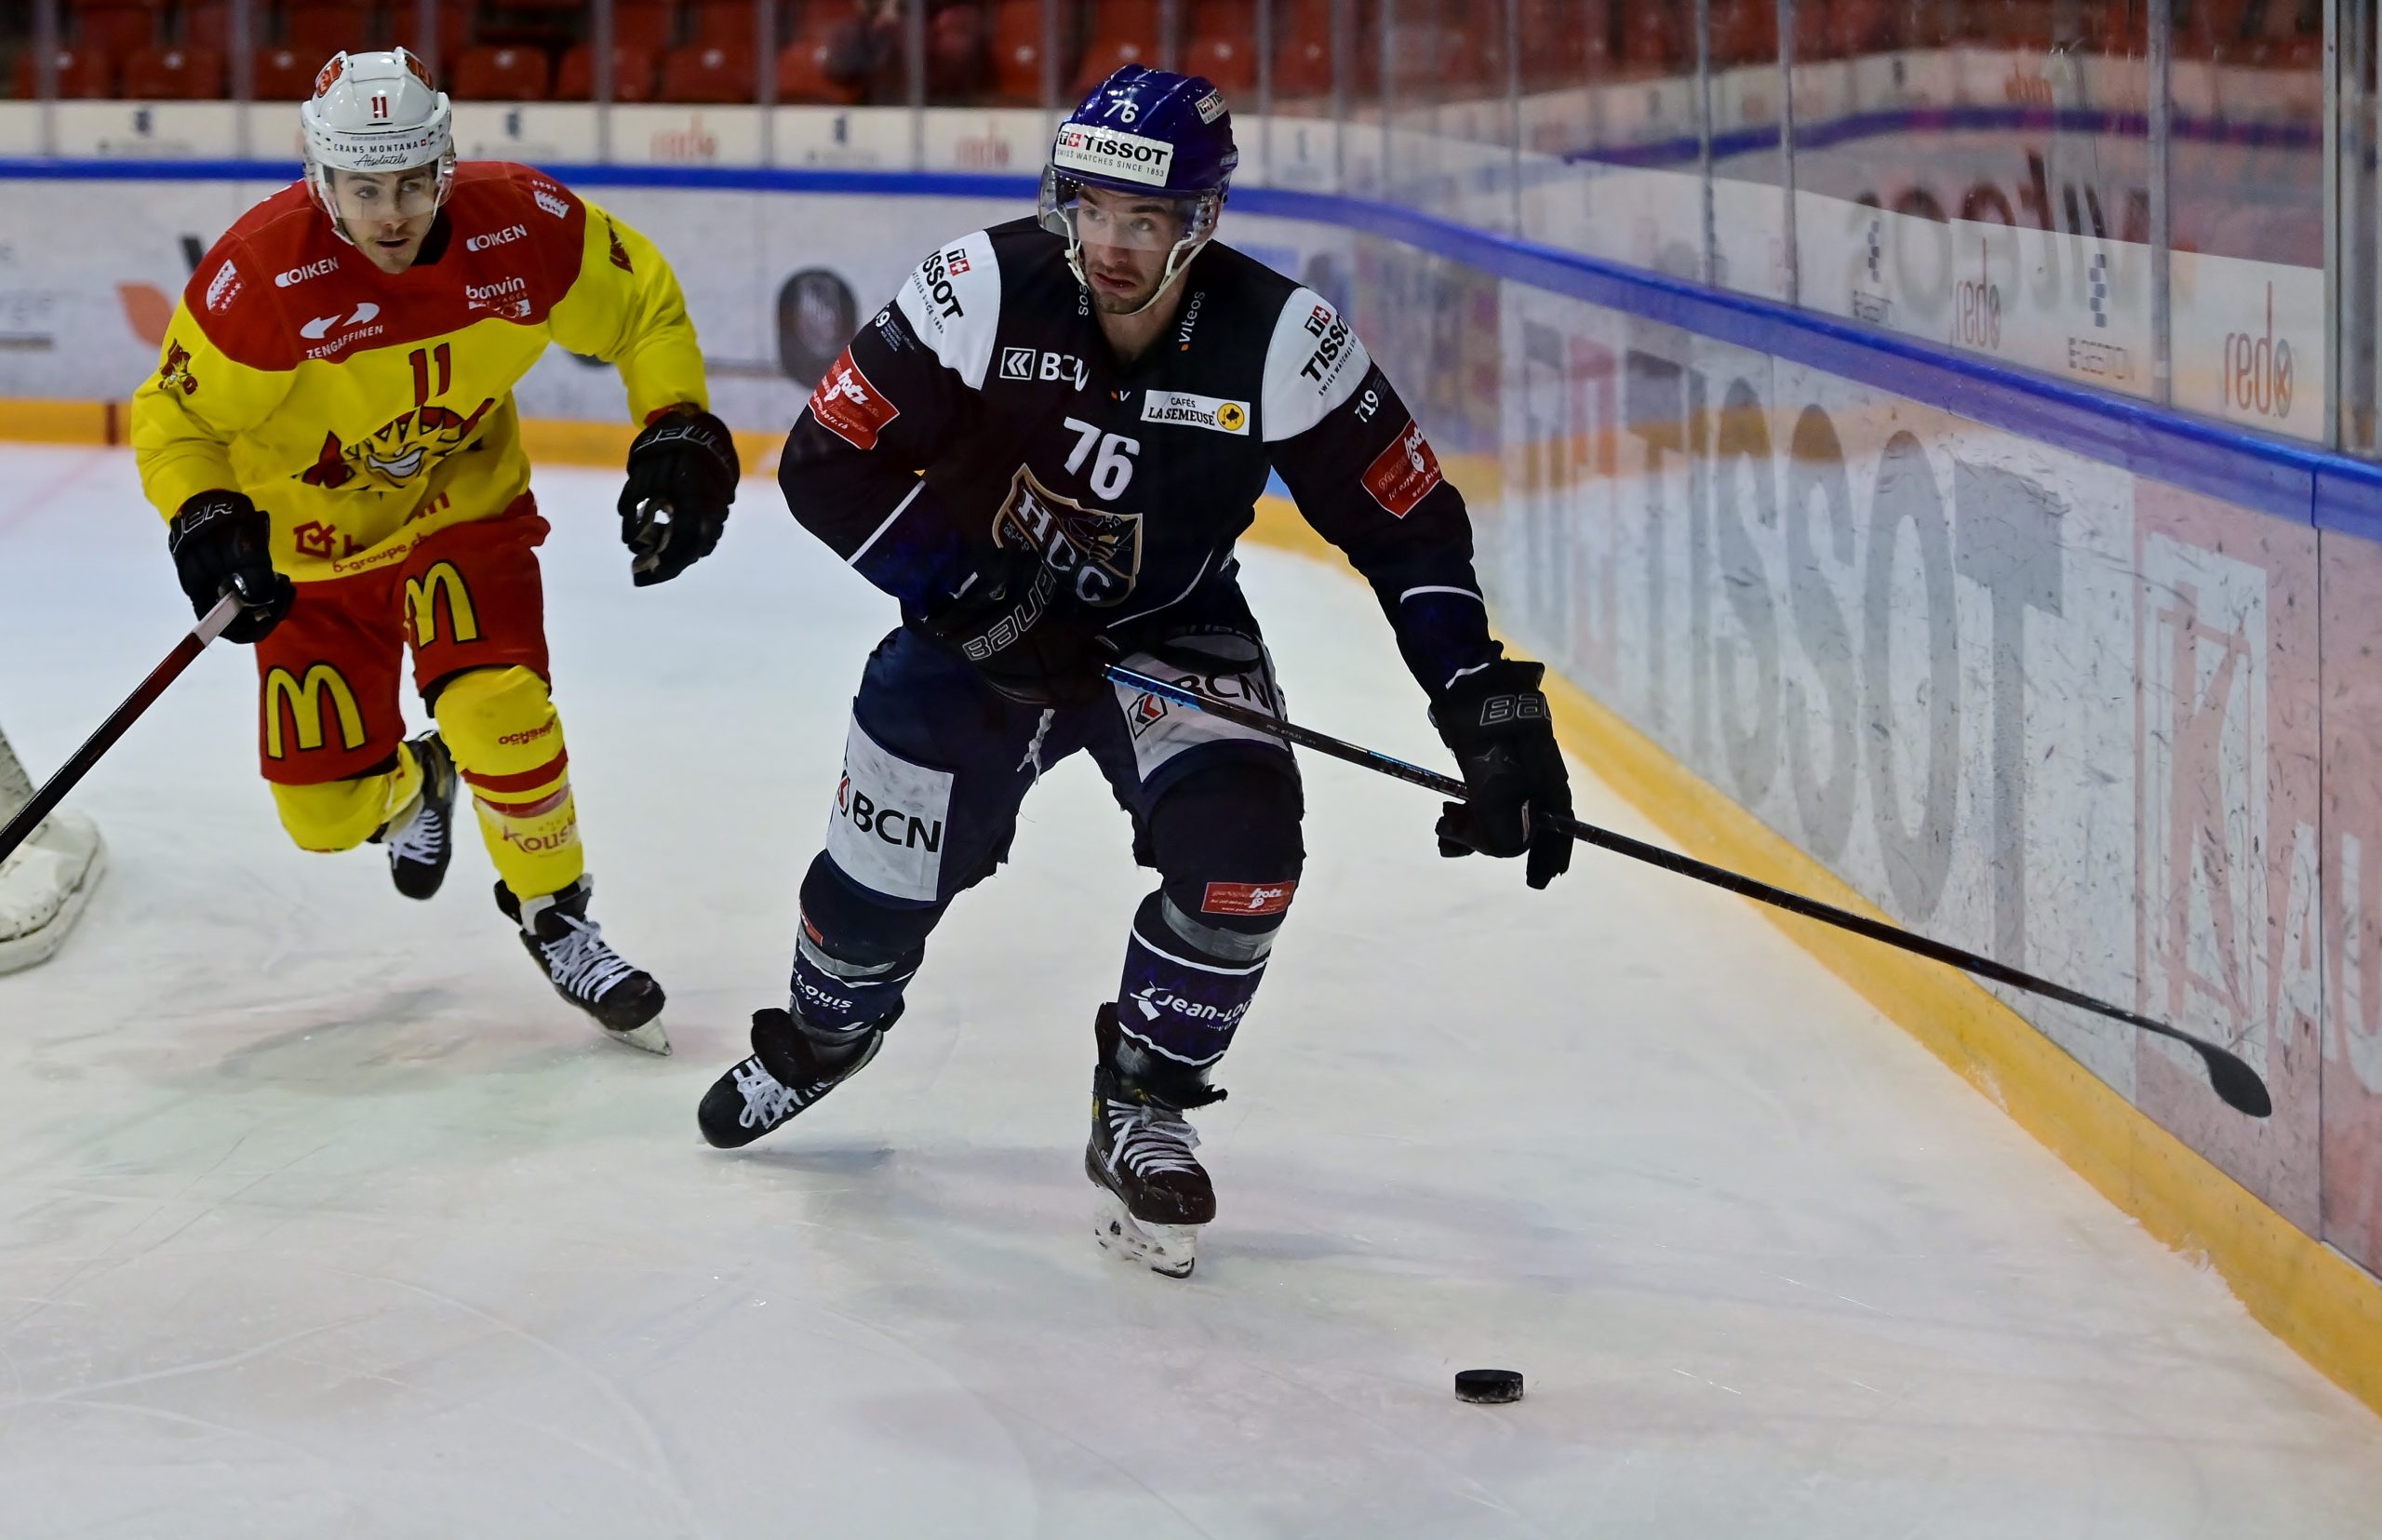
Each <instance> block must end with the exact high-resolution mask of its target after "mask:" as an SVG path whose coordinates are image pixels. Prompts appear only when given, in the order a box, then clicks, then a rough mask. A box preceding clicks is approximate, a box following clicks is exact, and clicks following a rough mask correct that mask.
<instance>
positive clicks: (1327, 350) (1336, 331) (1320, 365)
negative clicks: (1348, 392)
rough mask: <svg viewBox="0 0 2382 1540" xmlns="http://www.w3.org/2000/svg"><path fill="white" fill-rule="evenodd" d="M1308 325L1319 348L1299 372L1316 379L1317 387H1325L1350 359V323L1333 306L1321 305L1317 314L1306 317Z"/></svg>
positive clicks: (1308, 331)
mask: <svg viewBox="0 0 2382 1540" xmlns="http://www.w3.org/2000/svg"><path fill="white" fill-rule="evenodd" d="M1306 329H1307V335H1308V336H1310V337H1313V338H1315V339H1316V343H1315V351H1314V352H1313V353H1311V354H1309V355H1307V360H1306V364H1305V367H1304V368H1301V369H1300V370H1299V373H1300V375H1301V376H1302V377H1304V378H1305V379H1308V380H1312V381H1314V382H1315V386H1316V389H1318V390H1325V389H1328V388H1330V386H1331V384H1332V381H1333V380H1335V379H1337V378H1338V377H1339V374H1340V370H1341V369H1342V368H1344V367H1345V365H1346V363H1347V357H1346V355H1347V352H1348V323H1347V322H1345V321H1344V320H1342V319H1341V318H1340V317H1339V315H1337V314H1335V313H1334V312H1333V311H1332V307H1331V306H1329V305H1318V306H1316V307H1315V314H1313V315H1309V316H1308V317H1307V318H1306Z"/></svg>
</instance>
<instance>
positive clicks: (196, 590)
mask: <svg viewBox="0 0 2382 1540" xmlns="http://www.w3.org/2000/svg"><path fill="white" fill-rule="evenodd" d="M166 549H167V552H168V553H170V554H171V555H172V556H173V558H174V572H175V575H176V576H178V577H179V578H181V585H182V592H183V593H184V594H187V595H189V596H190V605H191V608H192V609H194V610H196V611H197V612H198V615H199V618H200V619H202V620H204V619H205V618H206V616H207V611H208V610H210V609H214V608H215V606H216V604H217V602H218V601H219V600H221V598H222V597H223V596H224V595H225V594H226V593H237V594H238V595H239V596H240V612H239V614H238V615H237V616H235V617H234V619H233V621H232V623H231V624H230V625H227V626H225V627H224V628H223V636H224V637H225V639H226V640H229V641H234V642H251V643H252V642H261V641H262V640H264V637H265V633H267V632H269V631H271V630H272V629H273V628H274V626H276V625H279V624H280V623H281V617H283V616H284V615H287V614H288V613H289V606H290V604H291V602H292V601H294V600H295V599H296V598H297V596H298V590H297V588H296V587H295V586H294V585H293V584H292V583H290V581H289V580H288V578H286V577H283V576H282V575H281V574H280V573H278V572H276V571H274V569H273V521H272V520H270V519H268V518H266V517H265V516H264V515H263V514H261V513H260V512H258V511H257V505H256V504H255V503H253V502H249V501H248V496H247V494H245V493H242V492H234V491H215V492H201V493H199V494H198V495H197V496H196V497H194V498H192V499H191V500H190V501H189V502H185V503H183V504H182V506H181V512H180V513H178V514H176V515H175V516H174V517H173V521H172V522H171V523H169V524H167V526H166Z"/></svg>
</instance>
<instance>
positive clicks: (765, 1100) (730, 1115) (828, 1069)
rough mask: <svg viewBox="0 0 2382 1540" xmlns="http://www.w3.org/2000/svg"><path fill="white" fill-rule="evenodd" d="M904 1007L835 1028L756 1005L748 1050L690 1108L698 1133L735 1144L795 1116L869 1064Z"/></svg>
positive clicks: (724, 1144) (724, 1146)
mask: <svg viewBox="0 0 2382 1540" xmlns="http://www.w3.org/2000/svg"><path fill="white" fill-rule="evenodd" d="M901 1014H902V1008H901V1007H900V1006H898V1005H897V1006H895V1007H894V1008H893V1010H892V1011H891V1013H890V1014H889V1015H886V1016H883V1017H880V1018H879V1019H877V1020H876V1021H873V1022H868V1023H864V1024H862V1025H859V1026H853V1027H846V1028H844V1029H843V1030H841V1031H836V1030H834V1029H831V1028H828V1027H821V1026H813V1025H811V1024H810V1023H808V1022H806V1021H803V1020H802V1019H801V1018H800V1017H798V1016H796V1015H795V1014H794V1013H793V1012H792V1011H779V1010H775V1009H771V1010H769V1011H754V1012H753V1056H752V1057H751V1058H749V1059H747V1060H745V1061H744V1062H743V1064H740V1065H737V1066H736V1067H735V1068H733V1069H731V1070H729V1072H728V1073H727V1074H725V1075H723V1076H721V1077H720V1078H718V1079H716V1080H715V1081H713V1082H712V1087H711V1089H710V1090H709V1091H705V1092H703V1105H701V1106H699V1107H697V1108H696V1109H695V1121H696V1123H697V1124H698V1125H700V1126H701V1127H702V1129H703V1138H704V1139H706V1140H708V1141H709V1142H710V1143H711V1144H712V1145H715V1146H716V1147H718V1148H720V1149H724V1150H729V1149H736V1148H738V1147H739V1146H741V1145H749V1144H751V1143H752V1142H753V1141H754V1140H756V1139H758V1138H759V1137H760V1136H761V1135H763V1134H765V1133H767V1132H769V1131H770V1130H771V1129H773V1128H776V1127H777V1126H778V1125H779V1124H781V1123H783V1122H788V1121H790V1120H792V1118H794V1116H795V1114H796V1113H798V1112H801V1111H803V1110H805V1109H806V1108H808V1107H809V1106H810V1104H811V1103H813V1102H816V1101H817V1100H819V1098H820V1097H822V1096H824V1095H826V1094H827V1092H829V1091H833V1090H835V1089H836V1087H837V1086H839V1085H842V1084H843V1083H844V1082H845V1081H846V1080H849V1079H850V1078H852V1077H853V1076H855V1075H857V1074H859V1073H860V1072H861V1071H862V1070H863V1069H864V1068H866V1067H867V1066H868V1061H869V1060H871V1059H874V1058H876V1057H877V1048H878V1046H879V1045H881V1044H882V1043H883V1042H884V1041H885V1029H886V1028H887V1027H890V1026H891V1025H892V1024H893V1023H894V1021H895V1020H896V1018H898V1017H899V1016H900V1015H901Z"/></svg>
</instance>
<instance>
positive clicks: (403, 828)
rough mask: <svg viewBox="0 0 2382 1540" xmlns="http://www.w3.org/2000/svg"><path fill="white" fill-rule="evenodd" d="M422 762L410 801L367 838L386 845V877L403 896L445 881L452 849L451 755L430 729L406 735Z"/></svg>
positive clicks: (421, 894) (424, 893) (426, 893)
mask: <svg viewBox="0 0 2382 1540" xmlns="http://www.w3.org/2000/svg"><path fill="white" fill-rule="evenodd" d="M406 746H407V747H408V748H409V749H411V750H412V751H413V756H414V761H415V763H416V764H418V765H420V766H421V767H422V789H421V790H420V791H418V792H416V793H415V794H414V799H413V802H412V804H411V805H410V806H409V807H408V809H407V810H405V811H404V812H403V813H401V814H399V815H398V816H397V817H395V818H393V819H391V820H390V821H389V824H388V827H386V828H384V829H382V830H381V832H380V833H379V834H377V835H374V836H373V838H375V839H376V840H378V841H380V842H381V844H383V845H385V846H387V847H388V848H389V878H390V880H391V881H393V882H395V884H396V885H397V891H399V892H401V893H403V894H405V895H406V897H408V898H417V899H419V898H428V897H430V895H431V894H433V893H435V892H436V891H438V885H439V884H440V883H442V882H444V881H446V880H447V864H448V862H449V861H450V860H452V859H453V858H454V854H455V757H454V756H453V755H451V754H449V753H448V752H447V744H446V742H445V741H444V740H443V739H441V738H440V737H439V736H438V734H437V733H436V732H435V731H431V732H425V733H423V734H422V736H421V737H419V738H414V739H409V740H408V741H407V744H406Z"/></svg>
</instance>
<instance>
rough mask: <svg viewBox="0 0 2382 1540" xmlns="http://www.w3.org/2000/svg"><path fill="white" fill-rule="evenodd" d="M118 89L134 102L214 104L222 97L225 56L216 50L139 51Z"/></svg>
mask: <svg viewBox="0 0 2382 1540" xmlns="http://www.w3.org/2000/svg"><path fill="white" fill-rule="evenodd" d="M117 89H118V93H119V94H120V95H122V96H123V97H125V98H126V99H127V100H131V101H211V100H215V99H216V98H218V97H221V95H223V56H222V55H221V53H218V52H217V51H216V50H214V49H213V48H136V49H134V50H133V51H132V52H131V53H130V54H129V55H127V57H126V59H125V60H124V78H123V80H122V81H121V82H120V83H119V85H118V87H117Z"/></svg>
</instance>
